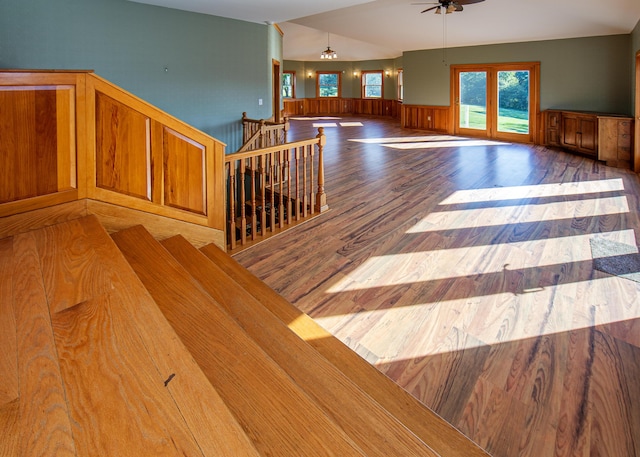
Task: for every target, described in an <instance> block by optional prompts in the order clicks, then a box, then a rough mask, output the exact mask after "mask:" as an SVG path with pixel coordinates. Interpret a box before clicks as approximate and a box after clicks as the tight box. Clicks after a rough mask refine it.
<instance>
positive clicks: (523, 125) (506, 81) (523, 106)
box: [498, 70, 529, 135]
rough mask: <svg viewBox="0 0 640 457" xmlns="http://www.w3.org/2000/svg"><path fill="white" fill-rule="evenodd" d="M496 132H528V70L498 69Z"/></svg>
mask: <svg viewBox="0 0 640 457" xmlns="http://www.w3.org/2000/svg"><path fill="white" fill-rule="evenodd" d="M498 132H504V133H520V134H525V135H526V134H528V133H529V71H528V70H518V71H498Z"/></svg>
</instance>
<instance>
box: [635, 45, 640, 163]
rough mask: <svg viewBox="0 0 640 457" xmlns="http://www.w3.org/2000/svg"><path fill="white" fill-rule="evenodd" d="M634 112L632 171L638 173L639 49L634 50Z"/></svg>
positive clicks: (639, 131)
mask: <svg viewBox="0 0 640 457" xmlns="http://www.w3.org/2000/svg"><path fill="white" fill-rule="evenodd" d="M635 84H636V108H635V109H636V112H635V122H634V124H635V135H634V137H635V139H634V146H633V171H635V172H636V173H640V51H638V52H636V82H635Z"/></svg>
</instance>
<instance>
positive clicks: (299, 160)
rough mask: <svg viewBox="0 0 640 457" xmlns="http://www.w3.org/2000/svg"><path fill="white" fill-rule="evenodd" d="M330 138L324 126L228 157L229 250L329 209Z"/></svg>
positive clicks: (278, 231)
mask: <svg viewBox="0 0 640 457" xmlns="http://www.w3.org/2000/svg"><path fill="white" fill-rule="evenodd" d="M325 144H326V137H325V135H324V128H322V127H320V128H319V129H318V135H317V136H316V137H315V138H311V139H306V140H301V141H295V142H291V143H285V144H281V145H276V146H270V147H266V148H262V149H256V150H252V151H246V152H236V153H233V154H229V155H227V156H226V157H225V169H226V174H227V193H228V203H227V204H228V208H227V223H228V226H227V233H228V237H227V246H228V249H229V250H234V249H236V248H238V247H247V246H249V245H251V244H254V243H255V242H257V241H259V240H262V239H264V238H267V237H269V236H272V235H274V234H276V233H280V232H282V231H283V230H284V229H286V228H288V227H291V226H294V225H296V224H298V223H300V222H302V221H304V220H306V219H309V218H310V217H313V216H316V215H318V214H320V213H323V212H325V211H327V210H328V209H329V206H328V205H327V196H326V193H325V188H324V158H323V149H324V145H325ZM316 149H317V151H318V153H317V154H316ZM316 185H317V187H316ZM238 245H239V246H238Z"/></svg>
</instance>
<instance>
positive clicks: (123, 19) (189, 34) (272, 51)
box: [0, 0, 282, 152]
mask: <svg viewBox="0 0 640 457" xmlns="http://www.w3.org/2000/svg"><path fill="white" fill-rule="evenodd" d="M271 29H273V27H272V26H268V25H266V24H254V23H249V22H244V21H238V20H234V19H226V18H221V17H215V16H210V15H204V14H197V13H189V12H184V11H179V10H175V9H169V8H162V7H157V6H150V5H145V4H140V3H134V2H130V1H126V0H20V1H9V0H2V1H1V2H0V67H1V68H25V69H42V68H46V69H92V70H95V72H96V73H97V74H98V75H100V76H102V77H104V78H106V79H108V80H110V81H112V82H113V83H114V84H117V85H119V86H121V87H122V88H124V89H126V90H128V91H130V92H132V93H134V94H135V95H137V96H139V97H140V98H142V99H144V100H146V101H148V102H150V103H152V104H154V105H156V106H157V107H159V108H161V109H163V110H165V111H167V112H168V113H169V114H172V115H174V116H176V117H178V118H180V119H182V120H183V121H185V122H187V123H189V124H191V125H193V126H194V127H196V128H198V129H200V130H203V131H204V132H206V133H208V134H210V135H212V136H214V137H215V138H217V139H219V140H221V141H223V142H225V143H227V152H233V151H235V150H237V148H238V147H239V146H240V144H239V143H240V140H241V134H240V132H241V123H240V118H241V117H242V112H243V111H246V112H247V114H248V115H249V116H250V117H252V118H268V117H270V116H271V114H272V107H271V100H272V97H271V87H272V84H271V78H272V76H271V63H272V59H275V60H280V61H281V60H282V37H281V36H280V34H279V33H278V32H277V31H275V33H274V30H271ZM259 99H262V100H263V104H262V105H259V103H258V101H259Z"/></svg>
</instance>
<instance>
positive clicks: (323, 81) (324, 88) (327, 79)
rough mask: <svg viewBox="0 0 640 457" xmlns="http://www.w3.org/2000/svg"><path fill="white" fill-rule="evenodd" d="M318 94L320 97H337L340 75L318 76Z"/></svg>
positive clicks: (321, 74)
mask: <svg viewBox="0 0 640 457" xmlns="http://www.w3.org/2000/svg"><path fill="white" fill-rule="evenodd" d="M318 93H319V95H320V97H337V96H338V73H320V74H319V75H318Z"/></svg>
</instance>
